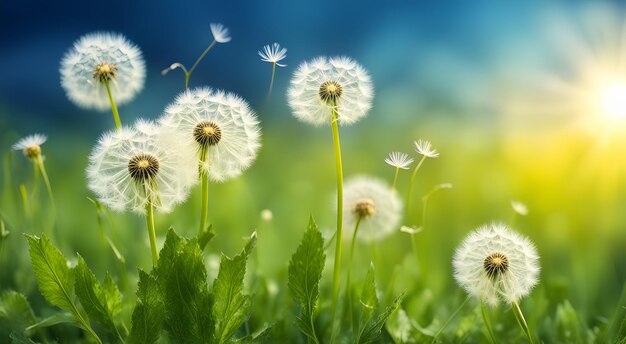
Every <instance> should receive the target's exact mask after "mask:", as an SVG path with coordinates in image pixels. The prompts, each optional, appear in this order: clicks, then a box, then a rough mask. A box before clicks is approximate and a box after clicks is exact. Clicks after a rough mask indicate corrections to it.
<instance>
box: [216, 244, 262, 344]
mask: <svg viewBox="0 0 626 344" xmlns="http://www.w3.org/2000/svg"><path fill="white" fill-rule="evenodd" d="M256 239H257V237H256V232H255V233H252V236H251V237H250V240H248V243H247V244H246V247H245V248H244V249H243V251H242V252H241V253H240V254H238V255H237V256H235V257H234V258H233V259H230V258H228V257H226V256H222V260H221V263H220V270H219V272H218V274H217V277H216V278H215V282H213V289H212V290H213V295H214V297H215V305H214V307H213V316H214V317H215V320H216V329H215V340H216V342H217V343H225V342H227V341H228V340H229V339H230V338H231V337H232V336H233V335H234V334H235V332H236V331H237V329H238V328H239V327H240V326H241V325H242V324H243V322H244V321H245V320H246V318H247V317H248V313H249V311H250V296H249V295H244V294H243V279H244V277H245V275H246V263H247V261H248V256H249V255H250V252H251V251H252V249H253V248H254V246H255V245H256Z"/></svg>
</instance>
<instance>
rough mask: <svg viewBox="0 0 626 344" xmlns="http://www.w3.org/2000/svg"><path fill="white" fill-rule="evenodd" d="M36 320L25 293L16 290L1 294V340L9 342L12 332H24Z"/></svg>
mask: <svg viewBox="0 0 626 344" xmlns="http://www.w3.org/2000/svg"><path fill="white" fill-rule="evenodd" d="M36 321H37V319H36V318H35V315H34V314H33V310H32V309H31V308H30V304H29V303H28V300H26V297H24V295H22V294H20V293H18V292H15V291H7V292H4V293H2V294H0V342H8V341H9V336H10V335H11V333H24V332H25V330H26V328H27V326H30V325H32V324H33V323H35V322H36Z"/></svg>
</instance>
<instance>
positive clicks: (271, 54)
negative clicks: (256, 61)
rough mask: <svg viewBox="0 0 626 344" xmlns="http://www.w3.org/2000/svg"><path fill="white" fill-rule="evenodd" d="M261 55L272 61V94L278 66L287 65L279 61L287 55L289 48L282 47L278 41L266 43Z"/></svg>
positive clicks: (264, 58) (266, 60)
mask: <svg viewBox="0 0 626 344" xmlns="http://www.w3.org/2000/svg"><path fill="white" fill-rule="evenodd" d="M259 56H261V60H262V61H264V62H270V63H271V64H272V80H271V81H270V89H269V92H268V96H271V95H272V88H273V87H274V75H275V74H276V66H279V67H285V66H287V65H286V64H280V63H278V62H279V61H281V60H283V59H284V58H285V57H287V49H286V48H281V47H280V45H279V44H278V43H274V44H272V45H266V46H264V47H263V51H260V50H259Z"/></svg>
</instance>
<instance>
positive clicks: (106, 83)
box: [103, 78, 122, 129]
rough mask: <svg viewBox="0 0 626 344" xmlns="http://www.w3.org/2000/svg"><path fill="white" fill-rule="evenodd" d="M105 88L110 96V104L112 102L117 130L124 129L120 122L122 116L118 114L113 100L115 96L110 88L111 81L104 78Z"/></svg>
mask: <svg viewBox="0 0 626 344" xmlns="http://www.w3.org/2000/svg"><path fill="white" fill-rule="evenodd" d="M103 80H104V86H105V87H106V89H107V93H108V95H109V102H111V112H113V119H114V120H115V128H117V129H120V128H121V127H122V122H121V121H120V114H119V112H117V105H115V101H114V100H113V94H111V87H110V86H109V79H107V78H104V79H103Z"/></svg>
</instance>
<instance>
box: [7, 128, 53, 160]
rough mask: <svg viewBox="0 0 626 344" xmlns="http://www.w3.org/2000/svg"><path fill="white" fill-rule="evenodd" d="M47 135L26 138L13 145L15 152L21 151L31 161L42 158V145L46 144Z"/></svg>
mask: <svg viewBox="0 0 626 344" xmlns="http://www.w3.org/2000/svg"><path fill="white" fill-rule="evenodd" d="M47 139H48V138H47V137H46V135H41V134H34V135H30V136H26V137H24V138H22V139H21V140H19V141H17V142H16V143H15V144H14V145H13V147H12V148H13V149H14V150H21V151H22V152H23V153H24V155H25V156H26V157H27V158H29V159H36V158H38V157H40V156H41V145H42V144H44V143H45V142H46V140H47Z"/></svg>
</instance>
